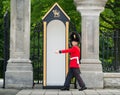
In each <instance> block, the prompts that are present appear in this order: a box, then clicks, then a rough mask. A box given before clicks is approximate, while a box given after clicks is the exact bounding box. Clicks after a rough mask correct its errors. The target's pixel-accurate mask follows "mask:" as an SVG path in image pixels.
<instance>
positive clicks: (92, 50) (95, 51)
mask: <svg viewBox="0 0 120 95" xmlns="http://www.w3.org/2000/svg"><path fill="white" fill-rule="evenodd" d="M74 2H75V4H76V6H77V10H78V11H79V12H80V13H81V17H82V31H81V33H82V42H81V43H82V44H81V45H82V47H81V49H82V54H81V72H82V74H81V75H82V77H83V79H84V81H85V83H86V85H87V87H88V88H103V72H102V65H101V62H100V60H99V15H100V13H101V12H102V11H103V10H104V6H105V4H106V2H107V0H74Z"/></svg>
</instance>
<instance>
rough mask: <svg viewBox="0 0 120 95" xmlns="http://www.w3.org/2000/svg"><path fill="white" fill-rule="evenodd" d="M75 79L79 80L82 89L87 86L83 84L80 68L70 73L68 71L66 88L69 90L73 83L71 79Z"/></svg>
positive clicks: (71, 69) (72, 69)
mask: <svg viewBox="0 0 120 95" xmlns="http://www.w3.org/2000/svg"><path fill="white" fill-rule="evenodd" d="M73 77H75V78H76V79H77V81H78V83H79V86H80V87H84V86H85V83H84V82H83V80H82V78H81V76H80V70H79V68H70V69H69V71H68V74H67V77H66V80H65V83H64V86H65V87H67V88H69V87H70V82H71V79H72V78H73Z"/></svg>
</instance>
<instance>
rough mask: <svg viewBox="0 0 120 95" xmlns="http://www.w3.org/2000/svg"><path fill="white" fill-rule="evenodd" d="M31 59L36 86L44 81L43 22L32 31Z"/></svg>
mask: <svg viewBox="0 0 120 95" xmlns="http://www.w3.org/2000/svg"><path fill="white" fill-rule="evenodd" d="M31 31H32V32H31V45H30V46H31V48H30V51H31V52H30V55H31V57H30V59H31V61H32V65H33V77H34V84H35V83H42V81H43V29H42V22H39V23H37V24H36V25H35V26H33V27H32V29H31Z"/></svg>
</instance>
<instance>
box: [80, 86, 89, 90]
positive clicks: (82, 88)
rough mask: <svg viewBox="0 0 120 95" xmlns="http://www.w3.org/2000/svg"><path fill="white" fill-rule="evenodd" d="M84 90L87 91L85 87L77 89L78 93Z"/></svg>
mask: <svg viewBox="0 0 120 95" xmlns="http://www.w3.org/2000/svg"><path fill="white" fill-rule="evenodd" d="M85 89H87V87H85V86H84V87H81V88H80V89H79V91H83V90H85Z"/></svg>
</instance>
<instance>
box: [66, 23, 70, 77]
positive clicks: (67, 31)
mask: <svg viewBox="0 0 120 95" xmlns="http://www.w3.org/2000/svg"><path fill="white" fill-rule="evenodd" d="M68 33H69V22H66V46H65V47H66V49H68V48H69V47H68V44H69V43H68V39H69V37H68ZM65 61H66V62H65V63H66V72H65V73H66V75H67V73H68V63H69V62H68V53H67V54H66V55H65Z"/></svg>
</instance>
